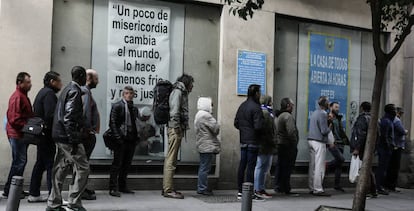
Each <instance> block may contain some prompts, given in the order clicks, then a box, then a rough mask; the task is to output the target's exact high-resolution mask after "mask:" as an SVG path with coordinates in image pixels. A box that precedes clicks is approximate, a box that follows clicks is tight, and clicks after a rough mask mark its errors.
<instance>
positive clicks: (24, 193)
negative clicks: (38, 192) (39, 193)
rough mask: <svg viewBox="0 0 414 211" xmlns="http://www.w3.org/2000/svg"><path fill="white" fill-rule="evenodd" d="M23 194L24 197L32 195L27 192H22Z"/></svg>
mask: <svg viewBox="0 0 414 211" xmlns="http://www.w3.org/2000/svg"><path fill="white" fill-rule="evenodd" d="M22 194H23V195H24V196H30V193H29V192H27V191H22Z"/></svg>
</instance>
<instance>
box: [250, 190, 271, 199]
mask: <svg viewBox="0 0 414 211" xmlns="http://www.w3.org/2000/svg"><path fill="white" fill-rule="evenodd" d="M254 195H256V196H258V197H260V198H264V199H271V198H272V195H271V194H268V193H267V192H266V191H265V190H261V191H255V192H254Z"/></svg>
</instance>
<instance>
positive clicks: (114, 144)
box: [102, 128, 119, 150]
mask: <svg viewBox="0 0 414 211" xmlns="http://www.w3.org/2000/svg"><path fill="white" fill-rule="evenodd" d="M102 137H103V140H104V143H105V146H106V147H107V148H108V149H110V150H115V149H116V148H118V147H119V143H118V141H117V140H116V139H115V137H114V135H113V133H112V130H111V128H108V129H107V130H106V131H105V132H104V134H103V135H102Z"/></svg>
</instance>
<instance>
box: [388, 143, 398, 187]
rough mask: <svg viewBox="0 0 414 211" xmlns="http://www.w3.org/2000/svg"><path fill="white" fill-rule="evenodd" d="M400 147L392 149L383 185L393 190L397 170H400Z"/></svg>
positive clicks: (395, 184) (396, 178)
mask: <svg viewBox="0 0 414 211" xmlns="http://www.w3.org/2000/svg"><path fill="white" fill-rule="evenodd" d="M401 153H402V149H401V148H397V149H393V150H392V154H391V158H390V164H389V165H388V169H387V175H386V182H385V187H386V188H388V189H390V190H395V188H396V187H397V182H398V172H399V171H400V163H401Z"/></svg>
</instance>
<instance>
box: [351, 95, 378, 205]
mask: <svg viewBox="0 0 414 211" xmlns="http://www.w3.org/2000/svg"><path fill="white" fill-rule="evenodd" d="M370 112H371V103H370V102H363V103H361V106H360V107H359V116H358V117H357V120H356V121H355V124H354V126H353V127H352V135H351V140H350V149H351V153H352V155H353V156H359V159H360V160H362V159H363V158H364V150H365V144H366V142H367V136H368V127H369V122H370V121H371V113H370ZM372 156H374V155H372ZM369 192H370V193H369V194H368V195H367V197H370V198H376V197H377V188H376V182H375V175H374V172H373V171H372V170H371V175H370V188H369Z"/></svg>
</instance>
